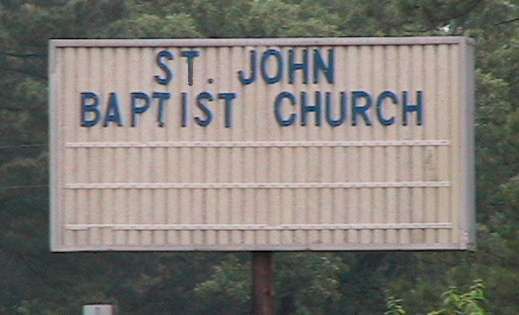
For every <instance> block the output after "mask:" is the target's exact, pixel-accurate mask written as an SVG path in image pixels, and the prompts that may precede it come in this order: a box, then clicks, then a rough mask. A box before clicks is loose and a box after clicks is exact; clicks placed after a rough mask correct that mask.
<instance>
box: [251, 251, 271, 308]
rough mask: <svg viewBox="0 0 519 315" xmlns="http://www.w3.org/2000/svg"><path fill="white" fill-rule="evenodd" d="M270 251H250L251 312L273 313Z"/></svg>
mask: <svg viewBox="0 0 519 315" xmlns="http://www.w3.org/2000/svg"><path fill="white" fill-rule="evenodd" d="M272 256H273V255H272V252H252V290H253V299H254V300H253V314H254V315H274V314H275V307H274V259H273V257H272Z"/></svg>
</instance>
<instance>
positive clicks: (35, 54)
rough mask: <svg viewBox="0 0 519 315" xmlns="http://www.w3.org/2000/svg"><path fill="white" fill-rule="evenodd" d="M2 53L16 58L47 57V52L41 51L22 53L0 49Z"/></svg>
mask: <svg viewBox="0 0 519 315" xmlns="http://www.w3.org/2000/svg"><path fill="white" fill-rule="evenodd" d="M0 55H3V56H7V57H14V58H46V57H47V54H39V53H28V54H21V53H15V52H9V51H0Z"/></svg>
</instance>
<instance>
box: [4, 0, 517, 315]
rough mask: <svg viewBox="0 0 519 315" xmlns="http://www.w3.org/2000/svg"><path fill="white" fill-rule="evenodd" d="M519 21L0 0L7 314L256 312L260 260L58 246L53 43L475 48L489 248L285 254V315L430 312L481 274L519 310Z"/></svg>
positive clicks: (501, 305) (430, 9) (483, 234)
mask: <svg viewBox="0 0 519 315" xmlns="http://www.w3.org/2000/svg"><path fill="white" fill-rule="evenodd" d="M518 26H519V1H517V0H416V1H412V0H394V1H389V0H264V1H261V0H222V1H218V0H178V1H166V0H151V1H145V0H139V1H137V0H132V1H122V0H113V1H109V0H72V1H60V0H48V1H44V0H40V1H37V0H34V1H22V0H0V100H1V101H0V223H1V224H2V229H1V230H0V314H79V313H80V307H81V305H82V304H85V303H92V302H108V303H111V302H113V303H117V304H118V305H119V308H120V311H121V314H247V313H249V310H250V294H249V293H250V275H249V269H250V265H249V264H250V257H249V255H248V254H225V253H218V254H217V253H151V254H150V253H147V254H143V253H75V254H51V253H50V252H49V245H48V243H49V242H48V186H47V182H48V175H47V174H48V147H47V143H48V141H47V128H48V127H47V108H48V105H47V88H48V84H47V70H46V67H47V65H46V63H47V44H48V39H50V38H181V37H212V38H217V37H281V36H397V35H398V36H407V35H465V36H471V37H473V38H474V39H475V40H476V43H477V46H476V47H477V59H476V67H477V91H476V93H477V95H476V99H477V121H476V131H477V152H476V154H477V216H478V223H479V224H478V249H477V251H476V252H445V253H432V252H428V253H390V252H387V253H386V252H378V253H279V254H276V256H275V259H276V263H277V275H276V282H277V283H276V290H277V302H278V310H279V311H280V313H283V314H383V313H384V311H385V310H386V308H385V307H386V306H385V300H386V298H387V297H388V296H389V295H394V296H398V297H401V298H402V299H403V305H404V306H405V308H406V309H407V310H408V313H409V314H426V313H427V312H429V311H431V310H433V309H436V308H438V306H439V305H440V304H441V299H442V298H441V296H440V294H441V292H443V291H445V290H446V289H447V288H448V287H449V286H451V285H457V286H459V287H462V288H465V287H467V286H468V285H470V283H471V282H472V281H473V280H474V279H482V280H483V281H484V283H485V284H486V287H487V297H488V301H487V306H486V307H488V309H489V310H490V312H491V313H492V314H503V315H512V314H519V300H518V297H519V285H518V283H519V229H518V228H519V102H518V100H519V29H518ZM452 314H454V313H452Z"/></svg>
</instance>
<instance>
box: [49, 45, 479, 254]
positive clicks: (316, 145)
mask: <svg viewBox="0 0 519 315" xmlns="http://www.w3.org/2000/svg"><path fill="white" fill-rule="evenodd" d="M472 51H473V47H472V42H471V41H470V40H469V39H466V38H463V37H418V38H352V39H349V38H318V39H312V38H305V39H218V40H216V39H200V40H198V39H197V40H52V41H51V42H50V57H49V58H50V60H49V75H50V81H51V87H50V125H51V126H50V129H51V139H50V140H51V248H52V250H53V251H79V250H423V249H466V248H469V247H471V245H472V244H473V241H474V236H473V232H472V230H473V226H474V195H473V190H474V182H473V177H474V169H473V168H474V165H473V155H474V148H473V102H474V98H473V93H474V92H473V84H474V82H473V80H474V79H473V67H474V66H473V54H472Z"/></svg>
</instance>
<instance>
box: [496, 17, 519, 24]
mask: <svg viewBox="0 0 519 315" xmlns="http://www.w3.org/2000/svg"><path fill="white" fill-rule="evenodd" d="M517 21H519V17H516V18H513V19H509V20H504V21H501V22H499V23H496V24H494V25H495V26H498V25H503V24H508V23H513V22H517Z"/></svg>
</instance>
